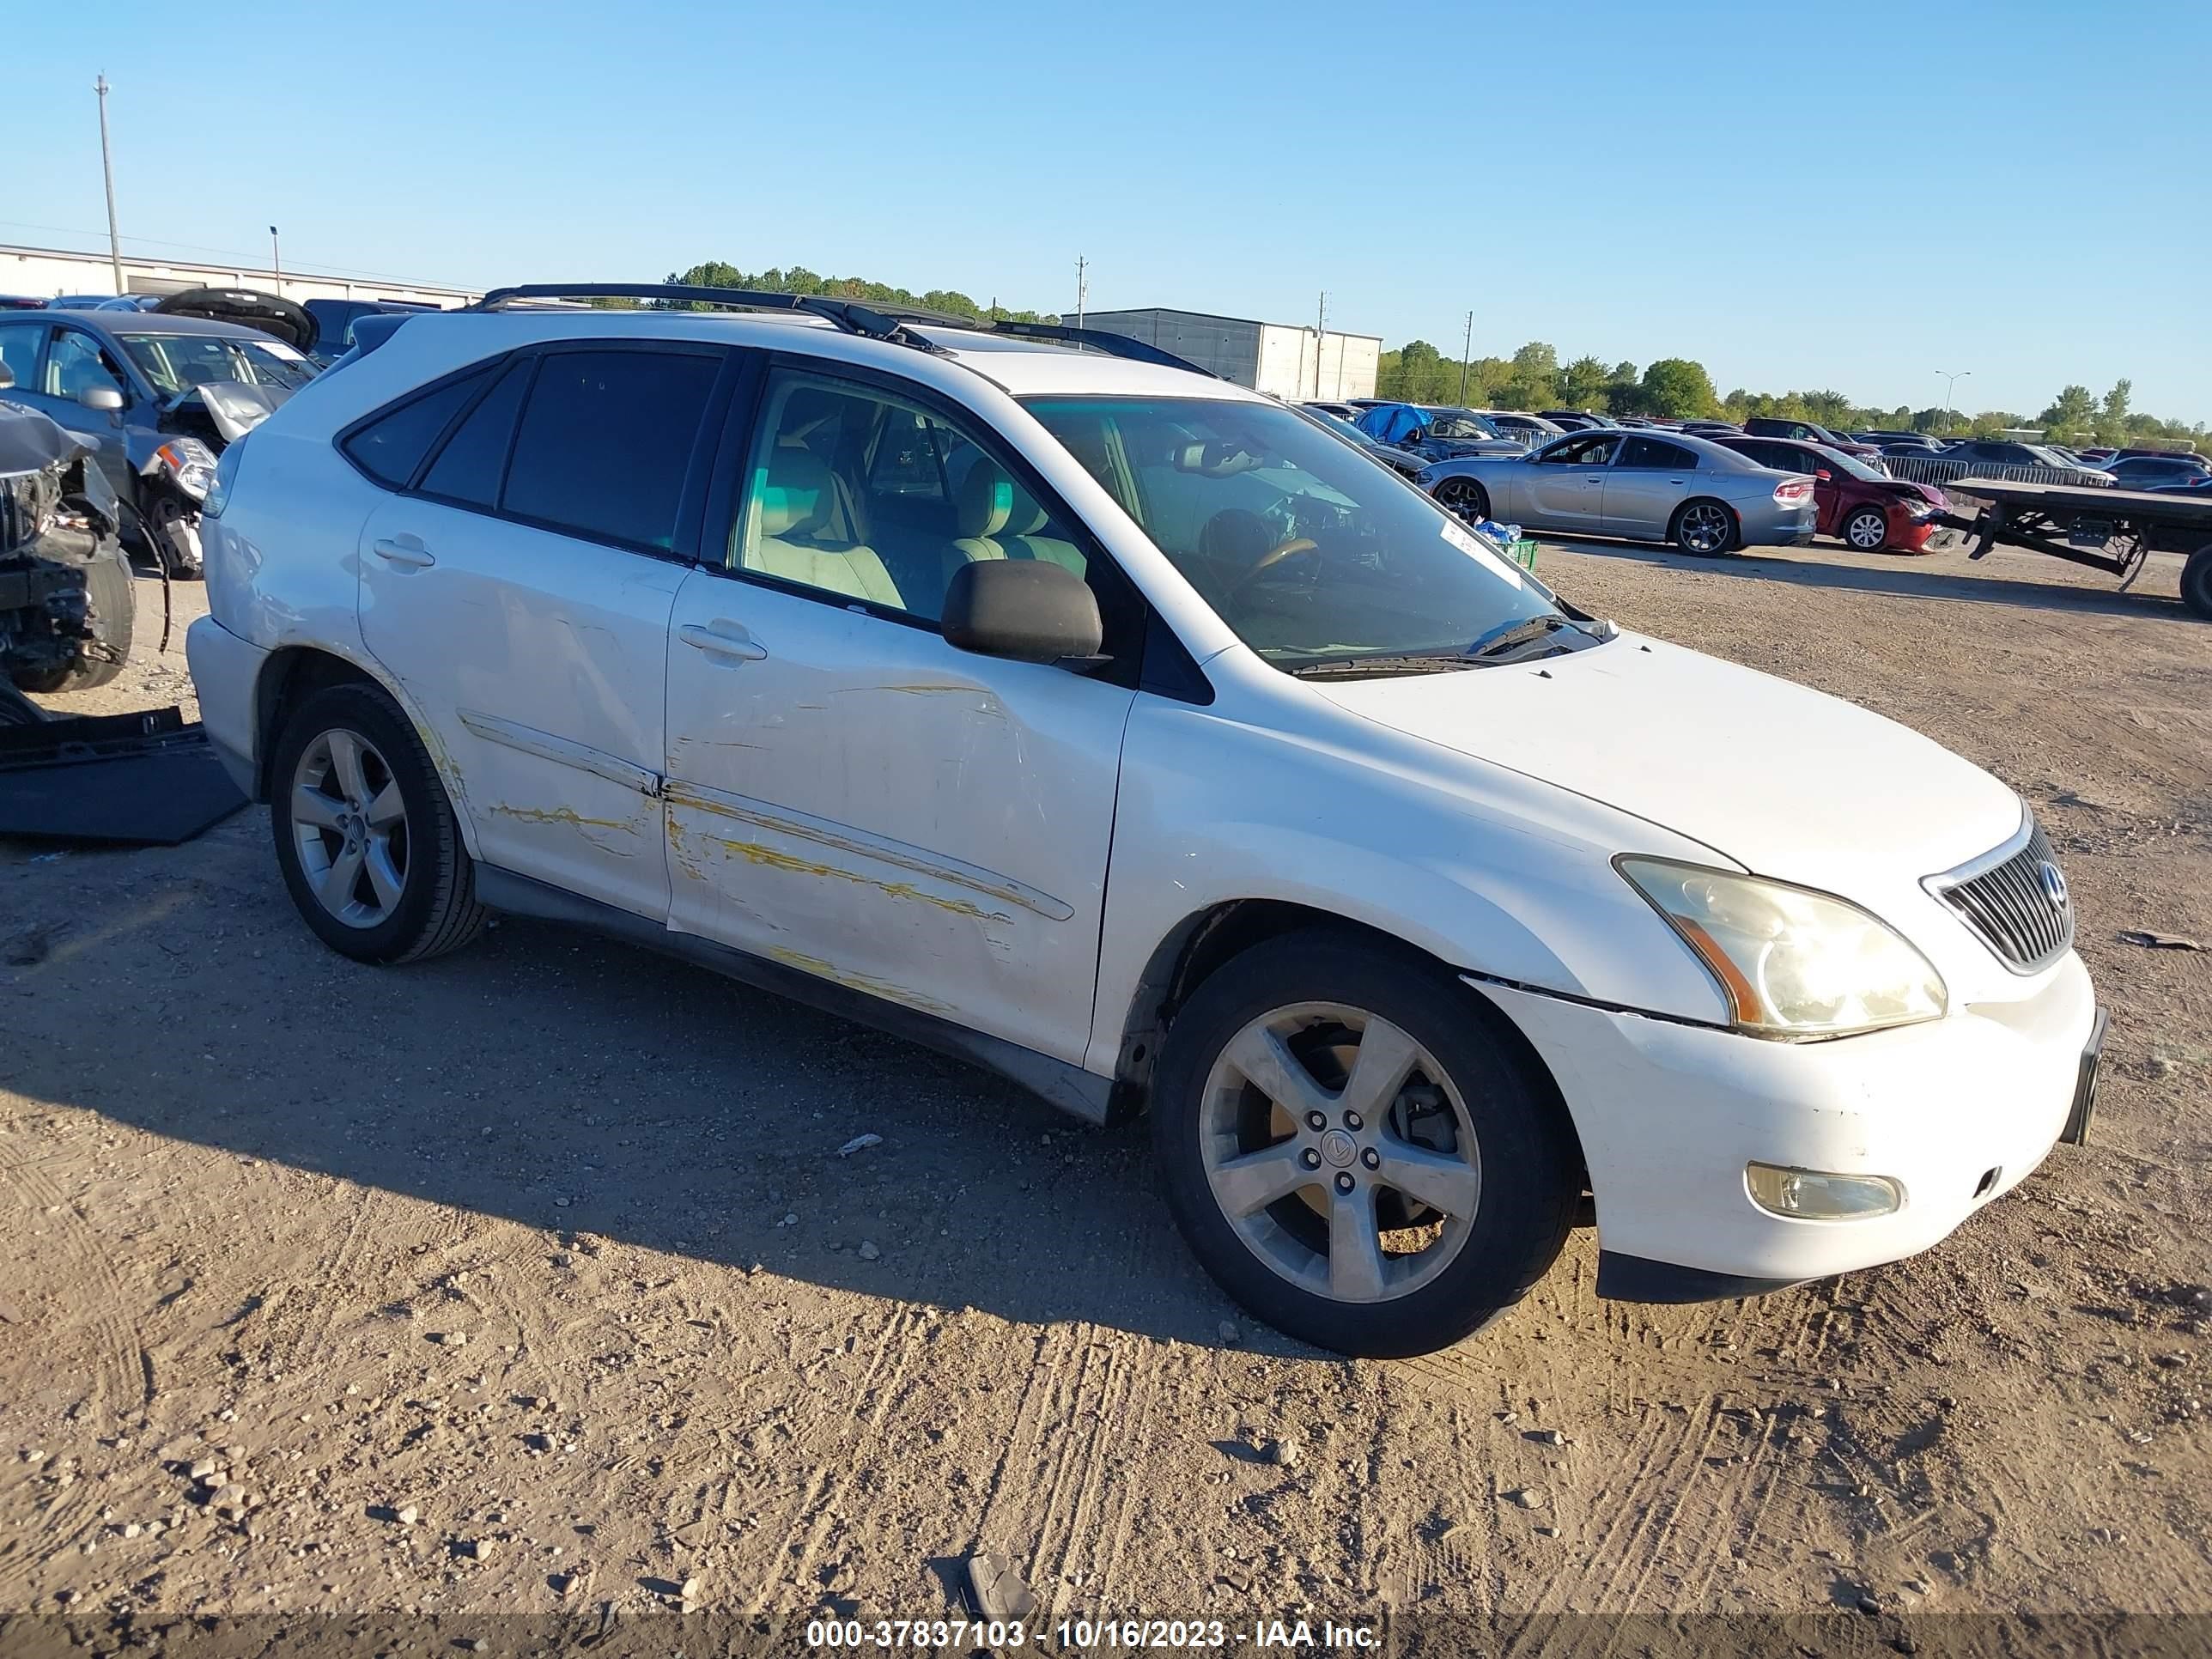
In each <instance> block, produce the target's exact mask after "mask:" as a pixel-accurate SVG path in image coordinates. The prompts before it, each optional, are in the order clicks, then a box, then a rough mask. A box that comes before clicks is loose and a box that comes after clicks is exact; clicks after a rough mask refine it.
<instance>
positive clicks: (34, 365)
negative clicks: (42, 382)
mask: <svg viewBox="0 0 2212 1659" xmlns="http://www.w3.org/2000/svg"><path fill="white" fill-rule="evenodd" d="M45 332H46V325H45V324H44V323H7V324H0V363H5V364H7V365H8V372H9V374H13V375H14V376H15V386H14V388H13V389H14V390H15V391H17V392H28V391H29V390H30V389H31V387H32V386H33V384H34V383H35V382H34V381H33V378H32V377H33V376H34V375H35V374H37V373H38V370H39V337H40V335H41V334H44V333H45ZM4 395H5V394H4V393H0V396H4Z"/></svg>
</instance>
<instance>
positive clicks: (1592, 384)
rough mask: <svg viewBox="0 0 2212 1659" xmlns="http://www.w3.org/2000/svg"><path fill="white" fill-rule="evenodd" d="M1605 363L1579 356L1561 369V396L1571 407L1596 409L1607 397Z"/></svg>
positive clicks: (1593, 358)
mask: <svg viewBox="0 0 2212 1659" xmlns="http://www.w3.org/2000/svg"><path fill="white" fill-rule="evenodd" d="M1605 380H1606V368H1605V365H1604V364H1603V363H1601V362H1598V360H1597V359H1596V358H1595V357H1577V358H1576V359H1575V360H1574V362H1571V363H1569V364H1568V365H1567V366H1566V367H1565V368H1563V369H1561V370H1560V371H1559V398H1560V400H1561V401H1562V402H1564V403H1565V404H1566V406H1567V407H1568V408H1570V409H1595V407H1596V406H1597V405H1598V404H1600V403H1601V402H1603V401H1604V398H1605Z"/></svg>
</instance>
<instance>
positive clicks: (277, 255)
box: [269, 225, 284, 300]
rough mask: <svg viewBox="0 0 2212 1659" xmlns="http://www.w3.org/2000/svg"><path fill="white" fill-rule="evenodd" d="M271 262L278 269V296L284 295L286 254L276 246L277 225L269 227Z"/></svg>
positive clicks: (281, 297)
mask: <svg viewBox="0 0 2212 1659" xmlns="http://www.w3.org/2000/svg"><path fill="white" fill-rule="evenodd" d="M269 263H270V264H271V265H272V266H274V267H275V268H276V297H277V298H278V299H280V300H281V299H283V297H284V256H283V252H281V251H280V250H279V249H278V247H277V246H276V226H274V225H271V226H270V227H269Z"/></svg>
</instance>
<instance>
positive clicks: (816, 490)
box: [730, 370, 1105, 623]
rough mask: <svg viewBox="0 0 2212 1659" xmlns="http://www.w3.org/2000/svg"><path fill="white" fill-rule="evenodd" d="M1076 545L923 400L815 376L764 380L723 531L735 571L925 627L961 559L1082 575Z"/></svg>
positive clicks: (1007, 473) (940, 606)
mask: <svg viewBox="0 0 2212 1659" xmlns="http://www.w3.org/2000/svg"><path fill="white" fill-rule="evenodd" d="M1081 549H1082V543H1081V540H1080V539H1079V537H1078V536H1077V535H1076V534H1074V533H1073V532H1072V531H1071V529H1070V528H1069V527H1068V526H1066V524H1064V523H1063V522H1061V521H1060V519H1059V518H1057V517H1056V516H1055V515H1054V513H1052V512H1050V511H1048V509H1047V508H1046V507H1043V506H1042V504H1041V503H1040V502H1039V501H1037V500H1036V497H1035V496H1034V495H1031V494H1030V491H1029V489H1027V488H1026V487H1024V484H1023V483H1021V481H1020V479H1019V478H1018V477H1016V476H1015V475H1014V473H1013V472H1012V471H1011V470H1009V469H1008V468H1006V467H1005V466H1003V465H1000V462H999V461H997V460H996V459H994V458H993V456H992V454H991V453H990V452H989V450H988V449H987V448H986V447H984V446H983V445H982V444H981V443H979V442H978V441H976V440H975V438H974V437H972V436H971V435H969V434H967V433H965V432H963V431H962V430H960V429H959V428H957V427H955V426H953V425H952V424H951V422H948V421H946V420H945V417H944V416H941V415H939V414H938V413H937V412H936V411H934V410H930V409H927V408H925V407H923V406H922V405H921V404H910V403H908V402H906V401H904V400H902V399H901V398H897V397H896V396H895V395H893V394H891V393H889V392H878V391H877V390H875V389H874V388H872V387H866V386H857V385H852V384H848V383H846V382H842V381H837V380H827V379H823V378H820V377H817V376H814V375H810V374H798V373H795V372H792V371H788V370H780V371H778V372H777V373H776V374H774V375H773V376H771V377H770V379H769V386H768V394H767V397H766V399H765V401H764V402H763V406H762V413H761V420H760V424H759V426H758V428H757V430H756V431H755V434H754V437H753V449H752V453H751V455H750V458H749V459H748V460H747V463H746V476H745V488H744V506H743V507H742V508H741V509H740V511H739V513H738V521H737V524H736V525H735V526H733V527H732V531H731V549H730V563H731V564H732V567H734V568H737V569H739V570H747V571H752V572H755V573H757V574H760V575H763V576H769V577H774V578H775V579H776V580H781V581H786V582H791V583H793V584H796V585H798V586H802V587H806V588H811V589H814V590H817V592H821V593H823V594H825V595H829V596H834V597H835V598H836V599H846V600H864V601H866V602H867V603H869V604H872V605H884V606H887V607H889V608H890V609H893V610H896V611H904V612H906V613H907V614H908V615H909V616H912V617H919V618H921V620H923V621H926V622H931V623H934V622H935V621H936V620H937V619H938V617H939V616H940V615H941V614H942V613H943V611H944V606H945V590H946V589H947V588H948V587H949V586H951V581H952V578H953V575H954V574H955V573H956V572H957V571H958V570H959V569H960V568H962V567H963V565H967V564H969V563H972V562H975V561H977V560H981V559H1048V560H1050V561H1051V562H1054V563H1055V564H1059V565H1061V566H1064V567H1065V568H1067V569H1069V570H1072V571H1073V572H1074V573H1075V574H1077V575H1079V576H1086V575H1087V571H1086V562H1085V556H1084V554H1083V552H1082V550H1081ZM1094 585H1095V584H1094ZM1104 606H1105V602H1104V600H1103V599H1102V600H1101V609H1102V611H1103V610H1104Z"/></svg>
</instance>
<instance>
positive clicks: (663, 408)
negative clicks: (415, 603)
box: [500, 351, 721, 550]
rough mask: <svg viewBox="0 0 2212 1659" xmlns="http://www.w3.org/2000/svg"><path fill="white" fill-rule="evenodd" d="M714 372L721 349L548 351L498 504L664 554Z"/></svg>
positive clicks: (541, 520)
mask: <svg viewBox="0 0 2212 1659" xmlns="http://www.w3.org/2000/svg"><path fill="white" fill-rule="evenodd" d="M720 369H721V358H720V354H714V355H708V354H704V353H698V352H673V351H556V352H552V353H549V354H548V355H547V356H545V357H544V360H543V361H542V362H540V363H539V364H538V379H537V380H536V382H535V383H534V384H533V385H532V386H531V389H530V400H529V402H528V403H527V404H526V405H525V406H524V408H523V411H522V424H521V427H520V429H519V430H518V431H517V432H516V434H515V439H514V456H513V459H512V460H511V461H509V462H508V463H507V491H506V494H505V495H503V496H502V497H501V501H500V506H501V509H502V510H503V511H505V512H508V513H515V514H517V515H519V516H520V517H522V518H526V519H534V520H538V522H539V523H541V524H547V525H552V526H556V527H558V528H560V529H563V530H573V531H575V532H579V533H580V534H582V535H586V536H589V537H592V538H596V539H602V540H607V541H614V542H621V543H624V544H629V545H630V546H635V547H641V548H649V549H656V550H667V549H668V548H670V547H671V546H672V545H673V544H674V542H675V538H676V517H677V513H678V508H679V507H681V505H682V500H683V494H684V472H685V471H686V469H687V468H688V467H689V466H690V461H691V450H692V447H693V445H694V444H695V443H696V441H697V439H698V435H699V422H700V421H701V419H702V417H703V416H705V414H706V412H707V398H708V394H709V393H710V392H712V391H713V390H714V377H715V375H716V374H718V373H720Z"/></svg>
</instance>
